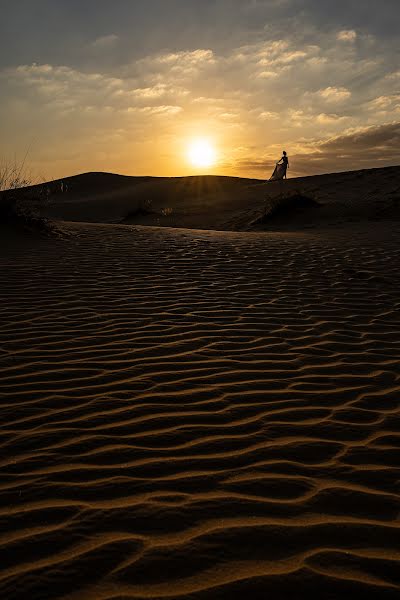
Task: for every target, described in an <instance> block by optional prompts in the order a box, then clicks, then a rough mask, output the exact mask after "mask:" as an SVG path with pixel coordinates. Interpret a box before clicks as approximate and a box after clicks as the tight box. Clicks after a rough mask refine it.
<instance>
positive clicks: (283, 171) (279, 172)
mask: <svg viewBox="0 0 400 600" xmlns="http://www.w3.org/2000/svg"><path fill="white" fill-rule="evenodd" d="M288 168H289V159H288V156H287V153H286V151H285V150H284V151H283V156H282V158H281V159H280V160H278V162H277V163H276V166H275V170H274V172H273V173H272V175H271V177H270V181H277V180H280V179H287V170H288Z"/></svg>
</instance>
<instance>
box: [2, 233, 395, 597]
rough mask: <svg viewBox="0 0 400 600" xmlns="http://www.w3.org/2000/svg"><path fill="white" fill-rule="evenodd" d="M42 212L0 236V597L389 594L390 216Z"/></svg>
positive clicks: (391, 407) (392, 443) (392, 497)
mask: <svg viewBox="0 0 400 600" xmlns="http://www.w3.org/2000/svg"><path fill="white" fill-rule="evenodd" d="M61 227H62V230H63V232H64V236H62V237H49V238H46V237H40V236H37V237H36V236H33V235H31V236H25V237H23V236H22V235H19V234H14V233H12V232H10V231H9V232H7V233H5V234H4V235H2V237H1V242H0V250H1V259H0V261H1V269H0V317H1V318H0V376H1V396H0V398H1V416H2V428H1V432H0V448H1V454H0V462H1V473H2V475H1V480H0V532H1V533H0V556H1V562H0V595H1V597H2V598H7V599H10V600H11V599H14V600H15V599H18V600H19V599H22V598H24V599H25V598H29V599H30V600H36V599H43V598H51V599H53V598H57V599H58V598H60V599H63V600H67V599H68V600H78V599H79V600H80V599H85V600H86V599H88V600H95V599H96V600H98V599H100V600H103V599H104V600H111V599H145V598H146V599H147V598H151V599H153V600H155V599H161V598H170V599H193V600H203V599H207V600H214V599H231V598H232V599H235V600H236V599H242V598H243V597H249V598H255V599H257V600H261V599H264V598H271V599H274V600H275V599H276V598H279V599H285V600H287V599H291V600H292V599H293V600H294V599H299V598H300V599H302V598H310V597H318V598H324V599H325V598H328V599H333V598H335V599H336V598H339V597H340V598H353V596H355V594H360V597H362V598H367V599H369V598H371V599H372V598H373V599H378V598H379V599H380V598H384V599H389V598H390V599H395V598H396V599H397V598H398V597H399V592H400V569H399V563H400V535H399V534H400V520H399V515H400V502H399V499H400V495H399V494H400V485H399V481H400V469H399V464H400V449H399V447H400V433H399V423H400V410H399V395H400V381H399V379H400V376H399V366H400V320H399V308H400V301H399V297H400V295H399V291H400V289H399V288H400V286H399V283H400V281H399V280H400V274H399V273H400V271H399V263H400V261H399V259H400V250H399V243H398V240H399V234H400V223H390V222H383V223H374V224H373V225H372V226H371V224H369V225H368V224H363V223H361V224H354V223H353V224H351V226H350V225H347V227H345V228H339V227H335V228H331V229H329V228H328V229H326V228H325V229H324V228H321V227H320V228H315V229H313V230H307V231H306V230H303V231H297V232H295V231H292V232H291V231H286V232H263V233H257V232H253V233H237V232H216V231H200V230H189V229H175V230H174V229H169V228H157V227H140V226H139V227H138V226H130V225H118V224H114V225H112V224H95V223H92V224H83V223H62V224H61ZM349 227H351V228H349Z"/></svg>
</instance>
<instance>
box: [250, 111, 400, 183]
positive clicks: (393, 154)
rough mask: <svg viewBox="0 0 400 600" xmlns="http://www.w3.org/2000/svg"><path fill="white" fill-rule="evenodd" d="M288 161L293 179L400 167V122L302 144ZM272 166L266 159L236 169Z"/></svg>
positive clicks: (269, 167)
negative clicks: (294, 177) (385, 167)
mask: <svg viewBox="0 0 400 600" xmlns="http://www.w3.org/2000/svg"><path fill="white" fill-rule="evenodd" d="M289 158H290V164H291V174H292V175H295V176H301V175H309V174H311V173H314V174H316V173H329V172H334V171H349V170H353V169H354V170H356V169H367V168H373V167H380V166H384V165H396V164H400V122H399V123H388V124H384V125H380V126H377V127H366V128H358V129H354V130H349V131H348V132H347V133H345V134H343V135H337V136H333V137H331V138H328V139H326V140H323V141H318V140H309V141H304V142H303V145H302V147H301V151H300V152H297V153H296V152H295V153H293V154H291V155H290V156H289ZM275 159H276V157H275ZM272 165H273V159H270V158H269V157H267V158H266V159H264V160H262V159H256V160H252V159H251V158H247V159H244V160H242V161H240V164H239V165H238V167H239V168H240V169H244V170H251V171H262V172H268V171H269V170H270V169H271V167H272Z"/></svg>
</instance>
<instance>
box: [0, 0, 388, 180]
mask: <svg viewBox="0 0 400 600" xmlns="http://www.w3.org/2000/svg"><path fill="white" fill-rule="evenodd" d="M0 9H1V12H0V14H1V15H2V18H1V20H0V89H1V94H0V160H1V161H2V162H3V163H4V162H6V163H7V162H8V161H14V160H17V161H20V160H22V159H23V157H24V155H25V153H26V152H28V159H27V165H29V168H30V169H31V171H32V173H33V174H34V175H35V176H37V177H39V178H42V179H45V180H49V179H52V178H59V177H65V176H68V175H73V174H77V173H82V172H86V171H108V172H114V173H123V174H127V175H155V176H182V175H192V174H198V173H200V172H207V173H212V174H221V175H234V176H241V177H257V178H266V177H268V176H269V174H270V171H271V169H272V166H273V165H274V163H275V162H276V161H277V160H278V159H279V158H280V157H281V153H282V150H286V151H287V152H288V155H289V159H290V172H289V174H290V176H302V175H312V174H317V173H326V172H333V171H345V170H352V169H360V168H370V167H381V166H386V165H396V164H400V44H399V43H398V23H399V22H400V2H399V0H380V1H379V2H367V1H366V0H335V2H333V1H332V0H145V1H144V0H112V1H110V0H79V1H78V0H34V1H32V0H0ZM196 139H206V140H208V141H209V143H210V144H212V145H213V146H214V147H215V150H216V154H217V160H216V164H215V165H212V166H210V167H208V168H207V169H204V168H202V169H199V168H198V167H196V166H195V165H193V164H190V162H189V160H188V147H190V144H191V143H192V141H193V140H196Z"/></svg>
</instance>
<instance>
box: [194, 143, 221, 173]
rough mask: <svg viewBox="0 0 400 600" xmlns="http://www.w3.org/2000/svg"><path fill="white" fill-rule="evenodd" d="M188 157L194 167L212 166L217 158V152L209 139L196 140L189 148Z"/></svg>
mask: <svg viewBox="0 0 400 600" xmlns="http://www.w3.org/2000/svg"><path fill="white" fill-rule="evenodd" d="M188 159H189V162H190V163H191V164H192V165H193V166H194V167H198V168H201V167H212V166H214V165H215V163H216V160H217V153H216V150H215V148H214V146H213V145H212V143H211V142H209V141H208V140H194V141H193V142H191V144H190V145H189V148H188Z"/></svg>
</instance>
